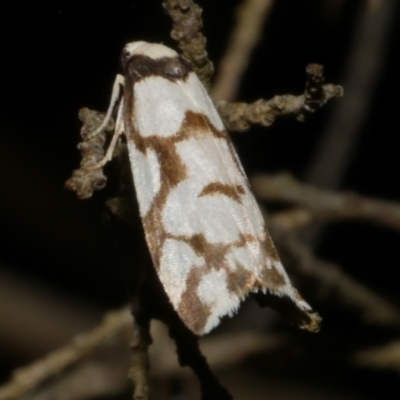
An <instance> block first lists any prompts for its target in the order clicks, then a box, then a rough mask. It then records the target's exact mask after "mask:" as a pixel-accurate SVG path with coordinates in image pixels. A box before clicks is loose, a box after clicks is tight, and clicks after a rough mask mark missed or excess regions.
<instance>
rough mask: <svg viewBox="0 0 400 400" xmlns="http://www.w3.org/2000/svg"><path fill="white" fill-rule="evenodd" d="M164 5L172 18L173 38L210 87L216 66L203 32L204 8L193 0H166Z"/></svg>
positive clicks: (207, 86) (204, 83)
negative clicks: (207, 47) (209, 54)
mask: <svg viewBox="0 0 400 400" xmlns="http://www.w3.org/2000/svg"><path fill="white" fill-rule="evenodd" d="M162 5H163V7H164V9H165V10H166V12H167V13H168V14H169V16H170V17H171V19H172V31H171V37H172V39H174V40H176V41H177V42H178V47H179V49H180V50H181V52H182V55H183V57H185V58H186V59H187V60H189V61H190V63H191V64H192V67H193V69H194V72H195V73H196V74H197V75H198V77H199V78H200V80H201V81H202V83H203V85H204V86H205V87H206V88H209V86H210V80H211V77H212V75H213V73H214V66H213V63H212V62H211V60H210V59H209V58H208V54H207V50H206V42H207V40H206V38H205V36H204V35H203V34H202V32H201V29H202V27H203V20H202V18H201V13H202V11H203V10H202V9H201V8H200V7H199V6H198V5H197V4H196V3H195V2H194V1H193V0H165V1H164V2H163V3H162Z"/></svg>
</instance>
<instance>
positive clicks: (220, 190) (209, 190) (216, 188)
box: [199, 182, 245, 204]
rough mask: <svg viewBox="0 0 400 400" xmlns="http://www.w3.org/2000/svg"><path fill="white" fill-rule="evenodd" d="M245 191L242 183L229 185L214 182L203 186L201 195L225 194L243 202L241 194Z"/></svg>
mask: <svg viewBox="0 0 400 400" xmlns="http://www.w3.org/2000/svg"><path fill="white" fill-rule="evenodd" d="M244 193H245V191H244V189H243V187H242V186H240V185H227V184H225V183H221V182H212V183H209V184H208V185H207V186H205V187H204V188H203V190H202V191H201V193H200V194H199V197H202V196H213V195H216V194H223V195H225V196H227V197H229V198H231V199H232V200H235V201H237V202H238V203H240V204H242V200H241V197H240V196H241V195H243V194H244Z"/></svg>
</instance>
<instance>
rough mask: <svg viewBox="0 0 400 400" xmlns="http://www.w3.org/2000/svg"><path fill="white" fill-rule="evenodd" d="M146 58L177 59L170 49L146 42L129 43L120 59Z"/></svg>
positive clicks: (176, 54)
mask: <svg viewBox="0 0 400 400" xmlns="http://www.w3.org/2000/svg"><path fill="white" fill-rule="evenodd" d="M136 55H140V56H146V57H149V58H151V59H153V60H157V59H159V58H165V57H178V53H177V52H176V51H175V50H172V49H170V48H169V47H167V46H164V45H163V44H158V43H147V42H130V43H128V44H126V45H125V47H124V49H123V50H122V58H123V59H125V61H126V60H128V59H129V58H131V57H132V56H136Z"/></svg>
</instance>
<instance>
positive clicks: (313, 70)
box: [216, 64, 343, 132]
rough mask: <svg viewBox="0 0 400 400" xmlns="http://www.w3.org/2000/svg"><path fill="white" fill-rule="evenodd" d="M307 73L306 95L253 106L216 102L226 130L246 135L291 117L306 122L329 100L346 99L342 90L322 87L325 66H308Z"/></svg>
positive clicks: (258, 103) (329, 86) (272, 100)
mask: <svg viewBox="0 0 400 400" xmlns="http://www.w3.org/2000/svg"><path fill="white" fill-rule="evenodd" d="M306 70H307V83H306V89H305V92H304V94H303V95H300V96H293V95H290V94H287V95H282V96H275V97H273V98H272V99H270V100H264V99H260V100H257V101H255V102H254V103H250V104H248V103H229V102H226V101H218V102H216V106H217V109H218V112H219V114H220V115H221V117H222V119H223V121H224V124H225V127H226V128H227V129H228V130H229V131H232V132H244V131H246V130H248V129H249V128H250V127H251V126H252V125H261V126H264V127H268V126H271V125H272V124H273V123H274V122H275V119H276V118H277V117H281V116H288V115H295V116H296V119H297V120H298V121H304V119H305V117H306V116H307V115H309V114H311V113H313V112H315V111H316V110H317V109H318V108H320V107H322V106H324V105H325V104H326V103H327V102H328V101H329V100H330V99H332V98H335V97H341V96H343V88H342V87H341V86H337V85H333V84H325V85H323V82H324V79H323V76H322V72H323V68H322V66H320V65H318V64H309V65H308V66H307V68H306Z"/></svg>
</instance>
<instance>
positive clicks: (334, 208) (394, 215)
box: [251, 173, 400, 231]
mask: <svg viewBox="0 0 400 400" xmlns="http://www.w3.org/2000/svg"><path fill="white" fill-rule="evenodd" d="M251 183H252V188H253V190H254V193H255V194H256V196H257V197H258V198H259V199H260V200H268V201H280V202H286V203H290V204H294V205H296V206H297V207H300V208H303V209H306V210H308V211H309V212H310V213H311V214H313V215H315V216H317V217H318V218H320V219H322V220H325V221H338V220H348V219H351V220H354V219H359V220H364V221H368V222H372V223H375V224H377V225H382V226H385V227H387V228H391V229H394V230H397V231H400V204H398V203H395V202H390V201H384V200H374V199H370V198H367V197H363V196H360V195H358V194H355V193H349V192H342V193H338V192H334V191H329V190H323V189H318V188H315V187H313V186H311V185H306V184H302V183H300V182H299V181H297V180H296V179H295V178H294V177H293V176H291V175H290V174H287V173H283V174H277V175H267V174H263V175H256V176H254V177H252V179H251ZM303 217H304V215H303Z"/></svg>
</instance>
